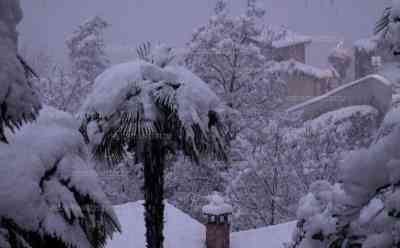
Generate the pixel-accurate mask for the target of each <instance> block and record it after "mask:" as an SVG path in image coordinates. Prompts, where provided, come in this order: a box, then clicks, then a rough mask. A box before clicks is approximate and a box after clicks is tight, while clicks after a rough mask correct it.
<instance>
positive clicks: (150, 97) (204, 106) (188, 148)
mask: <svg viewBox="0 0 400 248" xmlns="http://www.w3.org/2000/svg"><path fill="white" fill-rule="evenodd" d="M155 51H156V53H154V54H151V55H146V56H147V57H149V56H151V57H152V59H151V60H147V59H145V60H140V61H135V62H129V63H125V64H120V65H117V66H114V67H112V68H110V69H109V70H107V71H105V72H104V73H103V74H101V75H100V76H99V77H98V78H97V80H96V83H95V86H94V90H93V92H92V93H91V94H90V95H89V97H88V98H87V100H86V102H85V104H84V105H83V107H82V108H81V111H80V112H81V113H80V117H81V118H84V122H83V126H82V129H81V130H82V131H83V133H84V134H86V137H87V138H88V139H90V140H91V142H92V143H94V145H95V154H96V155H97V156H98V158H102V159H106V160H109V161H112V162H117V161H120V160H121V159H122V158H123V156H124V155H125V151H126V149H130V148H134V147H137V145H138V144H139V143H140V142H141V140H143V139H152V138H156V139H159V140H162V141H167V142H172V143H174V145H178V148H179V149H181V150H183V151H184V152H185V154H186V155H189V156H190V157H192V158H194V159H195V160H197V159H199V155H200V153H207V154H214V155H216V156H217V157H220V158H225V159H226V157H225V153H224V152H223V151H224V139H223V137H222V135H223V128H222V126H221V123H220V122H219V116H218V112H219V111H220V109H221V104H220V101H219V99H218V97H217V96H216V95H215V94H214V93H213V92H212V91H211V90H210V88H209V87H208V85H207V84H206V83H204V82H203V81H202V80H201V79H199V78H198V77H197V76H195V75H194V74H193V73H191V72H190V71H188V70H186V69H185V68H183V67H179V66H172V65H167V64H168V61H170V58H171V57H170V55H169V51H170V49H168V48H167V47H165V46H159V48H158V49H155ZM148 61H152V62H153V63H149V62H148ZM92 121H96V124H94V123H93V122H92Z"/></svg>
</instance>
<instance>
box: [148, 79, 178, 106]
mask: <svg viewBox="0 0 400 248" xmlns="http://www.w3.org/2000/svg"><path fill="white" fill-rule="evenodd" d="M178 88H179V84H177V83H175V84H174V83H165V84H164V85H162V86H159V87H157V88H156V89H154V90H153V91H152V92H151V95H152V97H153V98H154V100H155V102H156V104H158V105H159V106H160V107H163V108H166V109H168V110H169V111H170V112H171V113H176V112H177V111H178V105H177V99H176V90H177V89H178Z"/></svg>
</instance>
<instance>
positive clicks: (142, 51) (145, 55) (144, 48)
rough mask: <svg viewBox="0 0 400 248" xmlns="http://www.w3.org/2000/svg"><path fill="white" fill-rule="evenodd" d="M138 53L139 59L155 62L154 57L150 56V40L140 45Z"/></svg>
mask: <svg viewBox="0 0 400 248" xmlns="http://www.w3.org/2000/svg"><path fill="white" fill-rule="evenodd" d="M136 54H137V55H138V57H139V59H141V60H144V61H147V62H149V63H153V61H152V59H151V58H150V54H151V43H150V42H149V41H148V42H145V43H143V44H142V45H140V46H139V47H138V48H137V49H136Z"/></svg>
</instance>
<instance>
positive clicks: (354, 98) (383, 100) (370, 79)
mask: <svg viewBox="0 0 400 248" xmlns="http://www.w3.org/2000/svg"><path fill="white" fill-rule="evenodd" d="M392 95H393V82H391V81H390V80H388V79H387V78H384V77H383V76H380V75H376V74H374V75H369V76H366V77H363V78H361V79H358V80H356V81H354V82H351V83H348V84H345V85H343V86H340V87H338V88H336V89H334V90H331V91H329V92H327V93H325V94H324V95H321V96H318V97H314V98H313V99H310V100H308V101H306V102H304V103H301V104H298V105H296V106H294V107H292V108H290V109H289V110H288V112H289V113H296V112H297V113H301V115H302V116H303V118H304V119H306V120H310V119H314V118H317V117H318V116H320V115H322V114H324V113H327V112H330V111H335V110H338V109H342V108H345V107H350V106H357V105H367V106H371V107H374V108H375V109H376V110H377V111H378V112H379V116H380V118H383V116H385V114H386V113H387V111H388V110H389V109H390V107H391V103H392Z"/></svg>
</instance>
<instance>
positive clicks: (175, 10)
mask: <svg viewBox="0 0 400 248" xmlns="http://www.w3.org/2000/svg"><path fill="white" fill-rule="evenodd" d="M214 2H215V0H33V1H32V0H21V4H22V8H23V10H24V15H25V16H24V20H23V22H22V23H21V24H20V26H19V30H20V32H21V40H20V42H21V45H22V46H26V47H28V48H29V49H47V50H49V51H50V53H51V54H53V55H54V56H56V57H57V59H59V60H61V61H62V60H64V61H65V57H66V55H65V54H66V52H65V44H64V41H65V39H66V38H67V37H68V36H69V35H70V34H71V33H72V31H73V30H74V28H76V26H78V25H79V24H80V23H82V21H84V20H85V19H88V18H90V17H92V16H94V15H97V14H98V15H101V16H103V17H104V18H105V19H106V20H107V21H108V22H109V23H110V24H111V25H112V26H111V27H110V28H109V30H108V31H107V33H106V40H107V43H108V45H109V54H110V56H111V58H112V60H113V62H120V61H124V60H129V59H130V58H132V57H133V56H134V48H135V47H136V46H137V45H138V44H140V43H141V42H143V41H152V42H167V43H169V44H172V45H174V46H177V47H179V46H183V45H184V44H185V43H186V42H187V41H188V40H189V38H190V36H191V33H192V31H193V29H194V28H196V27H198V26H199V25H201V24H204V23H205V22H206V21H207V19H208V18H209V16H210V15H211V13H212V9H213V4H214ZM230 2H231V5H232V7H231V12H232V14H238V13H240V12H241V9H242V8H243V5H244V0H231V1H230ZM261 2H262V3H263V4H264V6H265V7H266V9H267V17H266V18H265V21H266V22H267V23H271V24H275V25H284V26H287V27H289V28H291V29H292V30H294V31H296V32H299V33H303V34H307V35H310V36H312V37H314V43H313V45H312V47H310V49H309V50H308V61H309V63H311V64H317V65H324V64H325V60H326V55H327V53H328V51H329V49H330V48H331V47H332V46H334V45H335V44H336V42H338V41H340V40H344V41H345V43H346V45H347V46H349V45H351V44H352V42H354V41H355V40H357V39H359V38H362V37H366V36H368V35H369V34H370V33H371V30H372V28H373V25H374V22H375V21H376V20H377V18H378V17H379V15H380V14H381V12H382V10H383V8H384V7H385V6H386V5H387V3H388V2H390V0H334V3H333V4H331V2H332V0H261Z"/></svg>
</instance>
